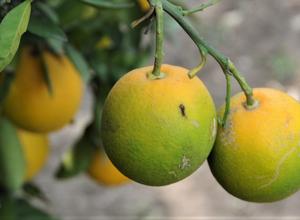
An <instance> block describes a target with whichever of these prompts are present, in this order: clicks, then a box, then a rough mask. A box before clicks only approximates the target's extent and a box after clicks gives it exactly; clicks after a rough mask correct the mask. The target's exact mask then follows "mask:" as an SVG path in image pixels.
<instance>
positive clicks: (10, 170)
mask: <svg viewBox="0 0 300 220" xmlns="http://www.w3.org/2000/svg"><path fill="white" fill-rule="evenodd" d="M24 176H25V161H24V156H23V151H22V146H21V143H20V141H19V138H18V135H17V130H16V128H15V127H14V126H13V125H12V124H11V122H9V121H8V120H7V119H6V118H4V117H1V118H0V184H1V186H2V187H3V188H4V189H6V190H8V191H12V192H13V191H16V190H18V189H19V188H20V187H21V186H22V184H23V181H24Z"/></svg>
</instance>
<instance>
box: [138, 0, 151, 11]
mask: <svg viewBox="0 0 300 220" xmlns="http://www.w3.org/2000/svg"><path fill="white" fill-rule="evenodd" d="M137 1H138V3H139V6H140V8H141V10H142V11H144V12H146V11H148V10H149V9H150V5H149V2H148V1H147V0H137Z"/></svg>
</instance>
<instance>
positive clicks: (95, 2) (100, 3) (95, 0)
mask: <svg viewBox="0 0 300 220" xmlns="http://www.w3.org/2000/svg"><path fill="white" fill-rule="evenodd" d="M80 1H81V2H82V3H85V4H88V5H91V6H94V7H97V8H106V9H123V8H131V7H133V6H134V3H130V2H126V3H116V2H112V1H111V0H80Z"/></svg>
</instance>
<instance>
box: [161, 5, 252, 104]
mask: <svg viewBox="0 0 300 220" xmlns="http://www.w3.org/2000/svg"><path fill="white" fill-rule="evenodd" d="M161 2H162V5H163V9H164V10H165V11H166V12H167V13H168V14H169V15H170V16H172V17H173V18H174V19H175V20H176V21H177V22H178V24H179V25H180V26H181V27H182V28H183V29H184V30H185V31H186V33H187V34H188V35H189V36H190V37H191V39H192V40H193V41H194V42H195V44H196V45H197V46H198V48H200V47H201V46H202V47H204V48H205V49H206V50H207V53H208V54H210V55H211V56H212V57H214V59H215V60H216V61H217V62H218V63H219V65H220V66H221V68H222V69H223V70H226V69H228V71H229V73H230V74H232V76H233V77H234V78H235V79H236V80H237V82H238V83H239V85H240V87H241V88H242V90H243V92H244V93H245V96H246V107H249V108H251V106H253V105H255V104H256V101H255V100H254V98H253V91H252V88H251V87H250V86H249V85H248V83H247V82H246V80H245V79H244V78H243V77H242V76H241V74H240V72H239V71H238V70H237V68H236V67H235V65H234V64H233V63H232V61H231V60H230V59H229V58H228V57H226V56H224V55H223V54H222V53H220V52H219V51H217V50H216V49H215V48H213V47H211V46H210V45H209V44H208V43H207V42H206V41H205V40H204V39H202V38H201V37H200V35H199V33H198V31H197V29H195V28H194V26H193V25H192V24H191V23H190V21H189V20H188V19H187V18H185V17H184V15H183V14H182V8H181V7H178V6H176V5H174V4H172V3H170V2H169V1H168V0H161Z"/></svg>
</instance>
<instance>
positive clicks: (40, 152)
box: [18, 129, 49, 181]
mask: <svg viewBox="0 0 300 220" xmlns="http://www.w3.org/2000/svg"><path fill="white" fill-rule="evenodd" d="M18 137H19V139H20V143H21V145H22V150H23V152H24V157H25V162H26V175H25V180H26V181H28V180H31V179H32V178H33V177H34V176H35V175H36V174H37V173H38V172H39V171H40V170H41V169H42V167H43V166H44V164H45V162H46V160H47V158H48V154H49V143H48V138H47V135H45V134H38V133H32V132H29V131H25V130H20V129H18Z"/></svg>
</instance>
